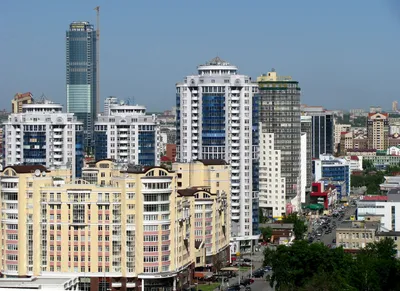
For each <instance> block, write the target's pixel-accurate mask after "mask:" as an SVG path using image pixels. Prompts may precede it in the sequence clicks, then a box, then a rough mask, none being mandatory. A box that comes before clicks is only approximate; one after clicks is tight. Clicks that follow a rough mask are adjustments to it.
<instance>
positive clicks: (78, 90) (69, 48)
mask: <svg viewBox="0 0 400 291" xmlns="http://www.w3.org/2000/svg"><path fill="white" fill-rule="evenodd" d="M96 41H97V39H96V31H95V30H94V26H93V25H92V24H90V23H89V22H73V23H71V24H70V26H69V30H68V31H67V33H66V81H67V111H68V112H69V113H74V114H75V116H76V117H77V118H78V120H79V121H81V122H83V126H84V144H85V146H90V145H91V142H92V136H93V126H94V122H95V119H96V116H97V113H98V112H97V103H98V100H97V99H98V97H97V89H96V88H97V87H96V82H97V71H96V69H97V67H96V66H97V65H96V57H97V56H96Z"/></svg>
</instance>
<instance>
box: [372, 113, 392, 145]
mask: <svg viewBox="0 0 400 291" xmlns="http://www.w3.org/2000/svg"><path fill="white" fill-rule="evenodd" d="M367 133H368V148H369V149H374V150H386V149H387V148H388V145H389V115H388V114H387V113H369V114H368V120H367Z"/></svg>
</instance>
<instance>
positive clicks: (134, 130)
mask: <svg viewBox="0 0 400 291" xmlns="http://www.w3.org/2000/svg"><path fill="white" fill-rule="evenodd" d="M159 135H160V130H159V125H158V122H157V120H156V116H155V115H147V114H146V108H145V107H144V106H139V105H111V107H110V109H109V115H99V116H98V118H97V121H96V123H95V129H94V139H95V146H94V150H95V157H96V159H97V160H100V159H106V158H108V159H112V160H115V161H116V162H118V163H124V164H135V165H142V166H154V165H159V163H160V153H159V151H158V148H159Z"/></svg>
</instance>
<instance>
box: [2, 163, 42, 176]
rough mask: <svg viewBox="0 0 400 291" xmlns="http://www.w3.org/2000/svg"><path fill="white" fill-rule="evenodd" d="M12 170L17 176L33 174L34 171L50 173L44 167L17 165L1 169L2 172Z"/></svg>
mask: <svg viewBox="0 0 400 291" xmlns="http://www.w3.org/2000/svg"><path fill="white" fill-rule="evenodd" d="M9 168H11V169H13V170H14V171H15V172H16V173H17V174H29V173H34V172H35V171H36V170H39V171H40V172H50V171H49V170H47V168H46V167H45V166H42V165H18V166H8V167H5V168H4V169H3V172H4V171H5V170H6V169H9Z"/></svg>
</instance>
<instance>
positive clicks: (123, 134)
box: [118, 133, 128, 138]
mask: <svg viewBox="0 0 400 291" xmlns="http://www.w3.org/2000/svg"><path fill="white" fill-rule="evenodd" d="M118 136H119V137H122V138H127V137H128V135H127V134H126V133H120V134H119V135H118Z"/></svg>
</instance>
